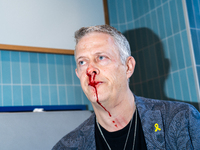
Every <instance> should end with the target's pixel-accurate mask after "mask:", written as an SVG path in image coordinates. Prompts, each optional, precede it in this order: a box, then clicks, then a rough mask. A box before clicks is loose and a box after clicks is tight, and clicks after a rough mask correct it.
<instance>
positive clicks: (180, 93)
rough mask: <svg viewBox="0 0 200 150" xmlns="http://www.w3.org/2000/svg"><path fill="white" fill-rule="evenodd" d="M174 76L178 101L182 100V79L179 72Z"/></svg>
mask: <svg viewBox="0 0 200 150" xmlns="http://www.w3.org/2000/svg"><path fill="white" fill-rule="evenodd" d="M172 75H173V80H174V90H175V92H174V93H175V97H174V98H175V99H176V100H182V99H183V97H182V89H181V84H180V78H179V72H175V73H173V74H172Z"/></svg>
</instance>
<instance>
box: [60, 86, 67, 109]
mask: <svg viewBox="0 0 200 150" xmlns="http://www.w3.org/2000/svg"><path fill="white" fill-rule="evenodd" d="M58 88H59V90H58V92H59V102H60V105H66V104H67V99H66V93H67V92H66V89H65V86H59V87H58Z"/></svg>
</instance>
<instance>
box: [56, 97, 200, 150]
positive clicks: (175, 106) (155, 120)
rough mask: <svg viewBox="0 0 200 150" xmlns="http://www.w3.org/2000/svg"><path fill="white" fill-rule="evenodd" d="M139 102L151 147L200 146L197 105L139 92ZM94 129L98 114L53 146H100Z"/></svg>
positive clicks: (80, 149) (81, 149)
mask: <svg viewBox="0 0 200 150" xmlns="http://www.w3.org/2000/svg"><path fill="white" fill-rule="evenodd" d="M135 102H136V106H137V110H138V112H139V116H140V119H141V123H142V128H143V131H144V137H145V141H146V145H147V149H148V150H165V149H166V150H193V149H194V150H200V113H199V112H198V111H197V110H196V109H195V108H194V107H193V106H191V105H189V104H186V103H180V102H172V101H162V100H153V99H147V98H143V97H137V96H135ZM158 128H159V129H158ZM94 133H95V114H93V115H92V116H91V117H90V118H88V119H87V120H86V121H85V122H83V123H82V124H81V125H80V126H79V127H78V128H76V129H75V130H74V131H72V132H70V133H69V134H67V135H66V136H64V137H63V138H62V139H61V140H60V141H59V142H58V143H57V144H56V145H55V146H54V147H53V150H96V144H95V134H94Z"/></svg>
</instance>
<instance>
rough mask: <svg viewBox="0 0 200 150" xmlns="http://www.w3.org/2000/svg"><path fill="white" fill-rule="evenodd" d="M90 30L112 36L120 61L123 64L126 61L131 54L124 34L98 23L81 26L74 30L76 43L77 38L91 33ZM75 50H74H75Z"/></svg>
mask: <svg viewBox="0 0 200 150" xmlns="http://www.w3.org/2000/svg"><path fill="white" fill-rule="evenodd" d="M92 32H100V33H106V34H109V35H111V36H112V37H113V39H114V42H115V45H116V46H117V47H118V50H119V54H120V58H121V62H122V63H123V64H125V63H126V59H127V58H128V57H129V56H131V50H130V45H129V42H128V41H127V39H126V38H125V36H124V35H123V34H122V33H121V32H119V31H118V30H117V29H115V28H114V27H112V26H109V25H98V26H91V27H82V28H80V29H79V30H77V31H76V32H75V40H76V45H77V44H78V42H79V40H80V39H81V38H82V37H84V36H85V35H87V34H89V33H92ZM75 52H76V51H75Z"/></svg>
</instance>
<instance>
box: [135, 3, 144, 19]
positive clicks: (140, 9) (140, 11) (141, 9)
mask: <svg viewBox="0 0 200 150" xmlns="http://www.w3.org/2000/svg"><path fill="white" fill-rule="evenodd" d="M142 1H143V0H139V1H137V4H138V8H139V9H138V14H139V16H142V15H144V4H143V3H142Z"/></svg>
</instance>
